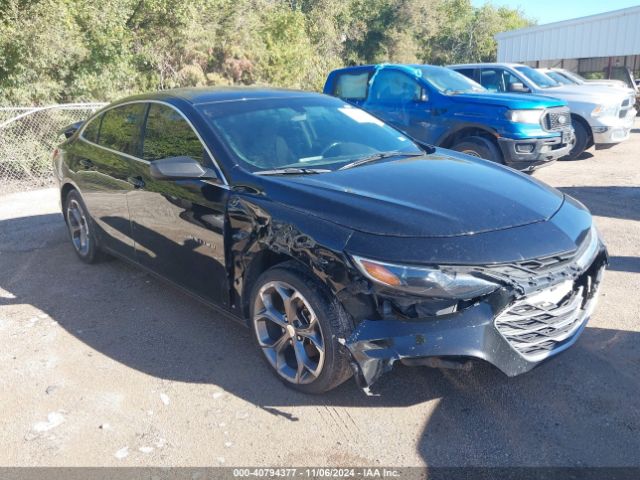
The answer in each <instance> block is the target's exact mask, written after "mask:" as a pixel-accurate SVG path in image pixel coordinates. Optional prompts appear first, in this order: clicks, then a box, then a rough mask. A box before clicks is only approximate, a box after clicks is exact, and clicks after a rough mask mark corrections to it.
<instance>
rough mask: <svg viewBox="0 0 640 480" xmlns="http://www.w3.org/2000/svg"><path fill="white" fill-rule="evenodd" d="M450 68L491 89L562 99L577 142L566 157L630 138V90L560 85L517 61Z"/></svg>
mask: <svg viewBox="0 0 640 480" xmlns="http://www.w3.org/2000/svg"><path fill="white" fill-rule="evenodd" d="M449 68H451V69H453V70H456V71H457V72H459V73H462V74H463V75H466V76H467V77H469V78H471V79H473V80H475V81H476V82H478V83H480V84H481V85H482V86H483V87H485V88H487V89H488V90H491V91H494V92H506V93H535V94H536V95H546V96H549V97H554V98H559V99H561V100H564V101H565V102H567V104H568V105H569V109H570V110H571V121H572V124H573V128H574V129H575V134H576V142H575V144H574V146H573V149H572V150H571V152H570V153H569V156H568V157H569V158H571V159H574V158H576V157H578V156H579V155H580V154H581V153H582V152H584V151H585V150H586V149H587V148H589V147H591V146H592V145H595V146H596V148H608V147H610V146H613V145H615V144H617V143H620V142H622V141H624V140H626V139H627V138H629V135H630V132H631V128H632V127H633V122H634V119H635V116H636V110H635V108H634V103H635V96H634V95H633V93H632V91H631V90H630V89H629V90H624V89H618V88H610V87H606V86H602V87H600V88H597V87H596V86H595V85H594V86H593V87H591V88H588V89H586V88H582V87H581V86H580V85H561V84H559V83H558V82H556V81H555V80H553V79H552V78H550V77H548V76H547V75H545V74H543V73H541V72H538V71H537V70H535V69H534V68H531V67H529V66H527V65H521V64H518V63H474V64H466V65H450V66H449Z"/></svg>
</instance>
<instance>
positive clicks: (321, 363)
mask: <svg viewBox="0 0 640 480" xmlns="http://www.w3.org/2000/svg"><path fill="white" fill-rule="evenodd" d="M250 301H251V326H252V330H253V333H254V338H255V340H256V343H257V344H258V347H259V348H260V349H261V350H262V352H263V354H264V355H263V357H264V359H265V360H266V362H267V364H268V365H269V368H270V370H271V371H272V372H273V373H274V374H275V375H276V376H277V377H278V378H279V379H280V380H281V381H282V382H283V383H284V384H285V385H287V386H288V387H291V388H294V389H296V390H299V391H302V392H304V393H312V394H319V393H324V392H327V391H329V390H331V389H333V388H335V387H337V386H338V385H340V384H341V383H343V382H344V381H345V380H347V379H348V378H349V377H351V375H352V370H351V366H350V360H351V356H350V354H349V352H348V351H347V349H346V347H344V346H343V345H341V344H340V343H339V342H338V339H339V338H347V337H348V336H349V335H350V334H351V332H352V331H353V325H352V322H351V319H350V317H349V316H348V314H347V313H346V312H345V311H344V309H343V307H342V305H341V304H340V303H339V302H338V300H337V299H336V298H335V297H334V296H332V295H331V294H330V293H329V292H328V290H327V288H326V287H325V286H324V285H323V284H322V283H321V282H319V281H318V280H316V279H315V278H314V277H313V276H312V275H311V274H309V273H308V272H306V271H305V270H304V269H303V268H302V267H300V266H299V265H298V264H296V263H295V262H286V263H283V264H280V265H276V266H275V267H273V268H271V269H269V270H267V271H266V272H264V273H263V274H262V275H260V277H259V278H258V279H257V281H256V283H255V285H254V287H253V289H252V293H251V300H250Z"/></svg>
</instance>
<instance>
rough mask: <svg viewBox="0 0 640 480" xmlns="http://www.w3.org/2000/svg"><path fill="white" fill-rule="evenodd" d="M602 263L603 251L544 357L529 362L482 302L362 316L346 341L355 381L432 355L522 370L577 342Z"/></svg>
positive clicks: (592, 302) (368, 379)
mask: <svg viewBox="0 0 640 480" xmlns="http://www.w3.org/2000/svg"><path fill="white" fill-rule="evenodd" d="M605 265H606V254H605V257H604V261H603V263H602V264H601V265H599V266H598V269H597V275H596V276H595V278H594V280H595V282H594V287H593V292H592V294H591V295H590V296H588V297H587V299H586V301H585V304H584V305H583V306H582V308H581V309H580V312H579V319H578V321H577V322H576V327H575V328H574V329H573V330H572V331H571V332H570V335H569V336H568V337H567V338H566V339H564V340H562V341H560V342H558V343H557V344H556V346H555V347H554V348H553V349H552V350H551V351H549V353H548V355H546V356H545V358H543V359H536V360H529V359H527V358H525V357H524V356H523V355H521V354H520V353H519V352H518V351H516V350H515V349H514V348H513V347H512V346H511V345H510V343H509V342H508V341H507V340H506V339H505V338H504V337H503V336H502V335H501V334H500V332H499V331H498V330H497V328H496V326H495V319H496V316H498V315H499V314H500V312H496V311H494V309H493V307H492V305H491V304H490V303H489V302H480V303H478V304H476V305H474V306H472V307H470V308H467V309H465V310H464V311H462V312H459V313H456V314H451V315H446V316H443V317H442V318H439V317H435V318H429V319H416V320H410V321H403V320H394V319H391V320H363V321H362V322H361V323H359V324H358V326H357V327H356V329H355V331H354V332H353V333H352V334H351V336H350V337H349V338H348V339H346V341H345V342H344V344H345V346H346V347H347V348H348V350H349V352H350V353H351V356H352V359H353V367H354V372H355V375H356V380H357V381H358V383H359V384H360V385H361V386H362V387H369V386H371V385H372V384H373V383H374V382H375V381H376V380H377V379H378V378H379V377H380V376H381V375H382V374H383V373H385V372H387V371H389V370H390V369H391V367H392V365H393V363H395V362H396V361H398V360H400V361H404V360H407V359H411V360H412V361H411V362H407V363H409V364H412V365H416V364H420V362H419V361H418V362H416V361H415V360H419V359H424V360H427V359H429V358H433V357H437V358H443V359H445V360H446V359H447V357H449V358H455V359H460V358H461V357H464V358H467V359H479V360H484V361H486V362H489V363H491V364H492V365H494V366H495V367H497V368H498V369H499V370H501V371H502V372H503V373H504V374H506V375H507V376H509V377H514V376H516V375H520V374H522V373H526V372H528V371H529V370H531V369H533V368H535V367H536V366H538V365H539V364H541V363H543V362H544V361H546V360H547V359H549V358H551V357H553V356H555V355H557V354H558V353H560V352H562V351H564V350H566V349H567V348H569V347H570V346H571V345H573V344H574V343H575V342H576V341H577V339H578V337H579V336H580V333H581V332H582V331H583V330H584V328H585V326H586V324H587V322H588V320H589V318H590V316H591V313H592V312H593V309H594V308H595V305H596V302H597V293H598V287H599V285H600V283H601V279H602V275H603V271H604V268H605ZM513 303H515V302H512V304H513ZM507 308H508V307H507ZM424 364H428V362H424Z"/></svg>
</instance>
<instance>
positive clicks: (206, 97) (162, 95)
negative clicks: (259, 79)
mask: <svg viewBox="0 0 640 480" xmlns="http://www.w3.org/2000/svg"><path fill="white" fill-rule="evenodd" d="M318 95H320V94H318V93H313V92H303V91H300V90H286V89H279V88H265V87H197V88H196V87H194V88H175V89H171V90H161V91H159V92H153V93H145V94H142V95H136V96H133V97H127V98H123V99H121V100H119V101H118V102H117V103H121V102H130V101H132V100H162V101H165V102H170V101H171V100H172V99H180V100H184V101H187V102H189V103H192V104H194V105H198V104H204V103H215V102H228V101H237V100H254V99H259V98H292V97H305V96H318Z"/></svg>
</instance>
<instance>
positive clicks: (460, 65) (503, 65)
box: [447, 62, 526, 68]
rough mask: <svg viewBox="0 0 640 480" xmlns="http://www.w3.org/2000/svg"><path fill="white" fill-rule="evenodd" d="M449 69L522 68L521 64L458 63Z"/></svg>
mask: <svg viewBox="0 0 640 480" xmlns="http://www.w3.org/2000/svg"><path fill="white" fill-rule="evenodd" d="M447 66H448V67H449V68H477V67H522V66H526V65H523V64H522V63H495V62H494V63H460V64H457V65H447Z"/></svg>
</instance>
